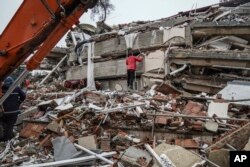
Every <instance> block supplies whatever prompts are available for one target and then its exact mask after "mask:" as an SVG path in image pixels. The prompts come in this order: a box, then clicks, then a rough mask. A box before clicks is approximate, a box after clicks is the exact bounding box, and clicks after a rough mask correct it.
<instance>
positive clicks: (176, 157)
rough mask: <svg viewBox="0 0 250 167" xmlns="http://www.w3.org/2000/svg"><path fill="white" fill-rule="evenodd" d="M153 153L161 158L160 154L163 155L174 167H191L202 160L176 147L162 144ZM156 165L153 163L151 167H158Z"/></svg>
mask: <svg viewBox="0 0 250 167" xmlns="http://www.w3.org/2000/svg"><path fill="white" fill-rule="evenodd" d="M154 151H155V152H156V153H157V154H158V155H159V156H161V155H162V154H165V155H166V156H167V157H168V158H169V159H170V160H171V162H172V163H173V164H174V165H175V166H176V167H190V166H193V165H194V164H196V163H201V162H202V159H201V158H200V157H198V156H196V155H194V154H193V153H191V152H190V151H188V150H186V149H184V148H182V147H180V146H176V145H169V144H165V143H162V144H160V145H158V146H157V147H156V148H155V149H154ZM158 166H159V165H158V163H157V162H154V165H153V167H158Z"/></svg>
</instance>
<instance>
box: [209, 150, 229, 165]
mask: <svg viewBox="0 0 250 167" xmlns="http://www.w3.org/2000/svg"><path fill="white" fill-rule="evenodd" d="M208 159H209V160H210V161H212V162H214V163H216V164H217V165H219V166H223V167H229V166H230V165H229V162H230V161H229V150H226V149H221V150H215V151H211V152H210V153H209V156H208Z"/></svg>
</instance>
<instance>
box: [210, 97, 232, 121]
mask: <svg viewBox="0 0 250 167" xmlns="http://www.w3.org/2000/svg"><path fill="white" fill-rule="evenodd" d="M228 105H229V103H220V102H213V101H212V102H211V103H210V104H209V106H208V116H209V117H212V116H214V115H217V116H218V117H222V118H228V115H227V113H228ZM223 122H226V121H225V120H223Z"/></svg>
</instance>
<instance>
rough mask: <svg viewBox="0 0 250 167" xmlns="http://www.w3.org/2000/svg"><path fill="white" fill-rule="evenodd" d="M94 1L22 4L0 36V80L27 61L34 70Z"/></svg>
mask: <svg viewBox="0 0 250 167" xmlns="http://www.w3.org/2000/svg"><path fill="white" fill-rule="evenodd" d="M96 2H97V0H24V1H23V3H22V5H21V6H20V7H19V9H18V10H17V12H16V14H15V15H14V16H13V18H12V19H11V21H10V22H9V24H8V25H7V27H6V28H5V30H4V31H3V33H2V34H1V35H0V80H3V79H4V78H5V77H6V76H7V75H8V74H10V73H11V72H13V71H14V70H15V69H16V68H17V67H18V66H19V65H20V64H21V63H23V62H24V60H25V59H27V57H29V56H30V55H32V54H33V56H32V57H31V58H30V59H29V61H28V62H27V64H26V68H27V70H28V71H31V70H33V69H36V68H37V67H38V66H39V65H40V63H41V61H42V60H43V58H44V57H45V56H46V55H47V54H48V53H49V52H50V51H51V49H52V48H53V47H54V46H55V45H56V44H57V42H58V41H59V40H60V39H61V38H62V37H63V35H64V34H65V33H66V32H67V31H68V30H69V29H71V28H72V26H73V25H74V24H78V22H79V21H78V20H79V18H80V17H81V16H82V15H83V13H84V12H86V11H87V9H88V8H91V7H93V6H94V5H95V4H96Z"/></svg>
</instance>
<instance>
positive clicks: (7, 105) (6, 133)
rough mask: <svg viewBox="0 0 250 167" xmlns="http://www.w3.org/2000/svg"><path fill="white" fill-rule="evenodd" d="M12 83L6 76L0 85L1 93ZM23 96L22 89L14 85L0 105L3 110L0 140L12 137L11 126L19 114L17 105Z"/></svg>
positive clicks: (22, 99)
mask: <svg viewBox="0 0 250 167" xmlns="http://www.w3.org/2000/svg"><path fill="white" fill-rule="evenodd" d="M13 83H14V80H13V78H12V77H7V78H6V79H5V80H4V83H3V86H2V91H3V93H6V92H7V90H8V89H9V88H10V86H11V85H12V84H13ZM25 98H26V95H25V93H24V92H23V91H22V89H21V88H20V87H16V88H15V89H14V90H13V92H12V93H11V94H10V95H9V97H8V98H7V99H6V100H5V101H4V102H3V104H2V105H1V106H0V107H1V109H2V112H3V115H2V117H1V118H0V122H1V124H2V126H3V137H2V138H1V139H0V140H1V141H8V140H10V139H12V138H13V137H14V134H13V128H14V125H15V123H16V121H17V116H18V114H20V110H19V107H20V105H21V103H22V102H23V101H24V100H25Z"/></svg>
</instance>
